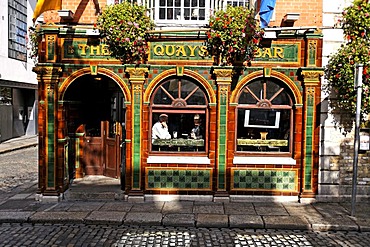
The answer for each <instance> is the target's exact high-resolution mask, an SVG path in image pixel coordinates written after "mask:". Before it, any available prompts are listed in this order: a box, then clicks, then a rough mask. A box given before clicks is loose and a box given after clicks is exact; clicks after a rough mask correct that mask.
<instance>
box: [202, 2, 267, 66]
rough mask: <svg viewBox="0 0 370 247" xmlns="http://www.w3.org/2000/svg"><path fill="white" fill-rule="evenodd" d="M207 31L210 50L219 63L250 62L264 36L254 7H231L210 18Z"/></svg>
mask: <svg viewBox="0 0 370 247" xmlns="http://www.w3.org/2000/svg"><path fill="white" fill-rule="evenodd" d="M209 28H210V30H209V31H208V32H207V37H208V39H207V42H206V44H207V50H208V52H209V53H210V54H211V55H213V56H215V57H216V59H217V61H218V65H221V66H223V65H235V64H236V63H238V62H243V64H247V65H249V64H250V62H251V61H252V59H253V58H254V54H255V52H256V51H257V49H258V46H259V42H260V40H261V39H262V37H263V30H262V29H260V28H259V26H258V21H257V20H256V19H255V18H254V13H253V10H250V9H248V8H246V7H234V6H228V7H227V8H226V10H218V11H216V12H215V13H214V15H213V16H211V17H210V20H209Z"/></svg>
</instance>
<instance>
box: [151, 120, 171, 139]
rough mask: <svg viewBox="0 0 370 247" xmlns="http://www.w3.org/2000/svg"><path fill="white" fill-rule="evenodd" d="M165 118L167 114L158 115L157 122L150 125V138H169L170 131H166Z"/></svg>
mask: <svg viewBox="0 0 370 247" xmlns="http://www.w3.org/2000/svg"><path fill="white" fill-rule="evenodd" d="M167 120H168V115H167V114H161V115H159V119H158V122H156V123H155V124H154V125H153V127H152V140H155V139H171V135H170V132H168V126H167Z"/></svg>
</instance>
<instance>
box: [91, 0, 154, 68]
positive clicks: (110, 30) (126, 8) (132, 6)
mask: <svg viewBox="0 0 370 247" xmlns="http://www.w3.org/2000/svg"><path fill="white" fill-rule="evenodd" d="M146 12H147V9H146V8H145V7H144V6H141V5H137V4H136V3H130V2H127V1H124V2H122V3H120V4H114V5H110V6H108V7H107V8H106V9H104V10H103V12H102V14H101V15H100V16H99V17H98V21H97V27H98V29H99V31H100V33H101V35H102V37H103V38H104V41H105V43H106V44H107V45H108V47H109V50H110V52H111V55H112V56H113V57H115V58H117V59H119V60H121V61H122V63H126V64H129V63H131V64H132V63H141V62H142V61H145V60H146V58H147V52H148V43H147V40H148V38H149V34H148V32H147V31H149V30H153V29H154V22H153V21H152V20H151V19H150V17H148V16H147V15H146Z"/></svg>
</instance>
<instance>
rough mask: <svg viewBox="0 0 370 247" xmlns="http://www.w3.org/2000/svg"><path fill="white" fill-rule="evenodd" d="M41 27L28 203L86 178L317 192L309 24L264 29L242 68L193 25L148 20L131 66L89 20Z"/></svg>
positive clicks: (315, 54) (217, 191) (318, 51)
mask: <svg viewBox="0 0 370 247" xmlns="http://www.w3.org/2000/svg"><path fill="white" fill-rule="evenodd" d="M53 14H54V13H51V14H50V16H53ZM47 17H48V16H47V15H45V17H44V18H47ZM51 19H52V18H51ZM41 30H42V32H41V33H42V41H41V42H40V44H39V63H38V65H37V66H36V67H35V68H34V72H36V73H37V76H38V82H39V88H38V92H39V110H38V111H39V117H38V122H39V187H38V196H37V198H38V200H44V199H45V198H50V197H52V198H58V199H60V198H63V195H64V194H65V193H66V192H67V191H68V189H69V188H70V186H71V184H73V181H74V179H77V178H83V177H86V176H96V175H100V176H107V177H112V178H116V179H120V183H121V189H122V190H123V191H124V192H125V194H126V195H127V197H128V198H130V197H135V198H143V199H144V198H145V196H146V195H158V194H161V195H164V194H165V195H184V196H186V195H199V196H202V195H207V196H213V198H214V200H217V199H226V200H229V199H231V200H232V199H233V198H238V196H251V195H254V196H255V195H259V196H296V197H297V198H313V197H315V195H316V194H317V189H318V162H319V156H318V155H319V126H318V119H317V114H318V113H317V111H318V109H319V108H318V106H319V104H320V93H321V90H320V77H321V76H322V74H323V70H322V68H321V56H322V35H321V33H320V32H319V31H318V30H317V29H315V28H294V27H291V28H271V29H268V28H267V29H266V31H271V32H272V33H273V34H274V35H275V36H274V37H272V38H271V37H266V38H264V40H263V45H262V46H261V47H260V48H259V50H258V51H257V53H256V54H255V58H254V60H253V61H252V63H251V65H250V66H243V65H242V64H239V65H234V66H219V65H218V64H217V63H216V62H215V58H214V57H211V56H209V55H208V54H207V50H206V47H205V41H206V38H207V36H206V31H205V30H204V28H198V29H188V30H184V29H178V30H174V29H172V30H167V31H166V30H159V29H157V30H158V32H156V31H154V32H153V39H152V40H150V41H149V51H148V59H147V61H145V62H144V63H142V64H125V63H122V62H121V61H119V60H116V59H114V58H112V57H111V56H110V52H109V48H108V46H107V45H106V44H105V43H104V39H103V38H102V37H100V35H99V34H97V33H96V30H95V29H94V26H93V25H87V26H86V25H79V24H78V23H77V24H76V23H74V24H71V23H70V24H66V23H63V21H62V20H60V22H57V21H54V22H52V23H51V24H50V22H49V23H46V22H45V21H44V23H43V24H41ZM164 115H166V120H167V127H166V129H167V130H168V135H167V137H166V138H157V137H156V136H155V135H154V130H153V126H154V125H155V124H156V123H157V122H158V121H160V119H161V117H160V116H164Z"/></svg>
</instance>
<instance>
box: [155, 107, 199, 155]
mask: <svg viewBox="0 0 370 247" xmlns="http://www.w3.org/2000/svg"><path fill="white" fill-rule="evenodd" d="M163 114H164V113H153V115H152V123H153V126H152V133H151V136H152V141H151V143H152V151H161V152H162V151H164V152H199V151H205V136H206V133H205V128H204V124H203V123H205V120H206V118H205V114H204V113H201V114H199V113H194V112H189V113H165V114H166V115H167V118H166V117H163ZM161 116H162V117H161Z"/></svg>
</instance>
